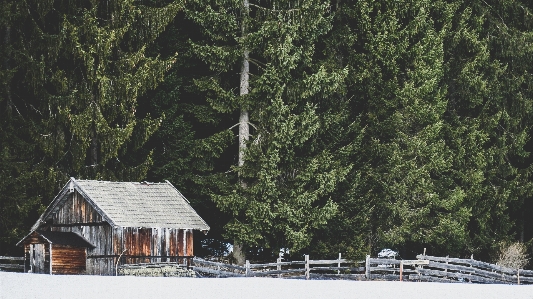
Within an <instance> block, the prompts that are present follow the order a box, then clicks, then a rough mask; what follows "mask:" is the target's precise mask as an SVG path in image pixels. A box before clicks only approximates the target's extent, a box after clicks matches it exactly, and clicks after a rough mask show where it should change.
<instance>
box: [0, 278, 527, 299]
mask: <svg viewBox="0 0 533 299" xmlns="http://www.w3.org/2000/svg"><path fill="white" fill-rule="evenodd" d="M0 298H2V299H4V298H6V299H11V298H54V299H55V298H99V299H100V298H102V299H103V298H114V299H120V298H143V299H146V298H180V299H181V298H202V299H206V298H216V299H222V298H231V299H238V298H246V299H248V298H276V299H278V298H328V299H329V298H332V299H337V298H394V299H404V298H405V299H417V298H424V299H430V298H431V299H433V298H446V299H453V298H479V299H490V298H498V299H502V298H511V299H521V298H528V299H533V285H529V286H527V285H525V286H524V285H521V286H518V285H480V284H451V283H429V282H399V281H397V282H385V281H384V282H380V281H340V280H310V281H305V280H291V279H276V278H166V277H161V278H156V277H124V276H119V277H103V276H81V275H79V276H68V275H64V276H61V275H58V276H51V275H46V274H24V273H6V272H0Z"/></svg>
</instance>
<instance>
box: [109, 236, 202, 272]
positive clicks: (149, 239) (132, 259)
mask: <svg viewBox="0 0 533 299" xmlns="http://www.w3.org/2000/svg"><path fill="white" fill-rule="evenodd" d="M120 234H121V235H122V236H121V237H120ZM120 239H122V240H124V247H122V246H120V247H117V249H119V250H117V251H116V252H117V254H121V253H122V251H123V250H124V249H126V251H125V252H124V257H123V258H122V260H121V262H120V264H138V263H150V262H152V263H154V262H183V261H182V260H181V259H177V258H173V256H187V255H189V254H190V255H192V252H193V250H192V244H193V236H192V230H182V229H175V228H136V227H125V228H122V232H121V233H120V232H118V231H117V235H116V236H115V243H120V241H119V240H120ZM117 245H118V244H117ZM141 256H156V257H157V258H143V257H141ZM165 256H169V258H165Z"/></svg>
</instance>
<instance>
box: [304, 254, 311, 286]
mask: <svg viewBox="0 0 533 299" xmlns="http://www.w3.org/2000/svg"><path fill="white" fill-rule="evenodd" d="M309 272H310V269H309V255H308V254H306V255H305V280H309V276H310V275H309Z"/></svg>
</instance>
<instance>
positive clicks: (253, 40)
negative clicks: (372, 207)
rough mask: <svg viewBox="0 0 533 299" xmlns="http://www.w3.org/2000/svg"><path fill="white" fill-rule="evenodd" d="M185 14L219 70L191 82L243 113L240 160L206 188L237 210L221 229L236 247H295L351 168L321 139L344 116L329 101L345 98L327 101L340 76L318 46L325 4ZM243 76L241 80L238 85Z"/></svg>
mask: <svg viewBox="0 0 533 299" xmlns="http://www.w3.org/2000/svg"><path fill="white" fill-rule="evenodd" d="M189 17H190V18H191V19H192V20H194V21H195V22H196V23H198V24H201V25H202V26H203V29H204V34H205V37H206V39H195V40H193V43H192V46H193V49H194V50H195V53H197V55H198V56H199V57H200V58H201V59H203V60H204V61H205V62H206V63H207V64H208V65H209V66H210V67H211V68H212V70H213V71H214V72H216V73H218V74H222V75H221V76H216V75H212V76H210V77H207V78H204V79H203V80H198V81H197V84H198V86H199V87H200V88H202V89H203V90H204V91H205V93H206V96H207V97H208V99H209V101H210V103H211V105H212V107H213V108H214V109H216V110H217V111H219V112H225V113H228V114H233V115H241V116H243V117H241V118H240V120H239V123H240V124H242V125H241V128H240V132H241V133H240V135H241V136H243V137H242V138H241V141H240V142H239V143H238V145H236V148H237V149H239V148H240V152H241V153H243V154H244V155H242V156H241V157H240V158H239V160H241V162H242V163H241V166H240V167H239V165H236V166H235V167H232V172H230V173H228V174H225V175H219V176H218V178H219V180H218V184H217V187H216V188H214V191H213V192H214V194H213V198H214V200H215V202H216V203H217V205H218V206H219V207H220V208H221V209H222V210H223V211H227V212H230V213H231V214H232V215H233V216H234V218H233V221H231V222H230V223H228V224H227V225H226V230H227V234H226V235H227V236H228V237H230V238H232V239H234V240H235V241H236V243H237V244H243V245H247V246H260V247H262V248H270V249H271V250H273V251H276V250H278V249H279V248H290V249H291V250H295V251H297V250H299V249H301V248H303V247H305V246H306V245H307V244H309V241H310V237H311V235H312V233H313V231H314V230H315V229H316V228H317V227H319V226H321V225H324V224H325V223H326V222H327V220H328V219H330V218H331V217H332V216H333V215H334V213H335V211H336V205H335V204H334V203H333V202H332V201H331V200H330V199H329V196H330V195H331V192H332V191H333V190H334V188H335V186H336V184H337V183H338V182H339V181H342V180H343V179H344V177H345V175H346V173H347V169H349V167H350V166H349V165H344V164H342V163H339V162H337V160H336V159H335V157H336V155H342V151H343V149H342V148H340V149H339V148H336V147H335V145H336V144H326V143H325V142H322V141H323V140H322V138H323V137H324V138H325V136H328V135H331V134H334V133H333V132H329V131H328V130H329V129H332V128H334V127H335V124H336V123H337V122H338V121H339V118H342V110H341V111H336V110H335V109H334V108H333V107H335V108H338V107H339V106H342V105H341V104H338V103H337V105H338V106H333V105H332V103H336V101H335V100H333V99H331V101H330V100H329V98H330V97H331V98H335V97H336V95H337V94H339V93H341V92H342V89H343V86H344V85H343V80H344V77H345V75H346V73H345V70H343V69H339V68H337V66H332V65H330V64H328V63H327V62H326V61H325V60H323V59H322V58H321V53H318V52H317V50H316V49H315V44H316V43H317V41H318V39H319V37H320V36H323V35H324V34H325V33H327V32H328V31H329V30H330V29H331V16H330V15H329V4H328V3H327V2H323V1H299V2H293V1H266V2H265V1H262V2H254V1H250V2H231V1H227V2H220V1H218V2H216V3H215V2H212V3H211V2H198V3H197V5H196V6H193V7H191V8H190V11H189ZM243 61H244V64H243ZM246 62H247V63H249V79H246V78H245V77H246V73H247V66H246ZM243 65H244V67H243ZM237 74H238V75H239V76H237ZM243 78H244V79H243ZM247 80H249V81H248V86H246V83H244V85H239V84H238V83H239V82H246V81H247ZM246 89H248V92H246ZM337 98H338V97H337ZM246 112H247V113H248V120H246V114H247V113H246ZM246 123H248V124H249V125H250V126H251V128H252V130H251V131H250V133H252V134H251V135H250V137H249V140H247V138H246V133H243V131H242V129H244V131H246V125H245V124H246ZM244 141H245V142H244ZM234 144H235V143H234ZM244 145H246V147H244ZM236 152H237V153H238V152H239V151H236ZM236 164H238V163H236ZM267 251H268V250H267Z"/></svg>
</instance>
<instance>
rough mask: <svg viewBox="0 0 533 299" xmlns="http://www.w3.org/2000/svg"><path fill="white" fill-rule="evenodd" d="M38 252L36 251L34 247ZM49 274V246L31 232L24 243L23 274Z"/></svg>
mask: <svg viewBox="0 0 533 299" xmlns="http://www.w3.org/2000/svg"><path fill="white" fill-rule="evenodd" d="M35 246H38V247H39V250H36V247H35ZM29 271H33V272H34V273H45V274H49V273H50V246H49V244H48V241H46V240H45V239H44V238H42V237H41V236H40V235H39V234H37V233H36V232H33V233H32V234H31V235H30V236H28V238H27V239H26V240H25V241H24V272H29Z"/></svg>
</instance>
